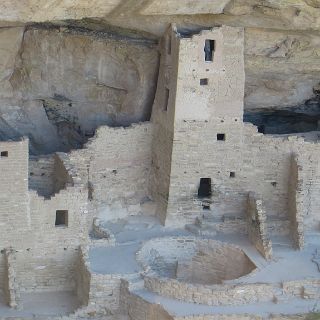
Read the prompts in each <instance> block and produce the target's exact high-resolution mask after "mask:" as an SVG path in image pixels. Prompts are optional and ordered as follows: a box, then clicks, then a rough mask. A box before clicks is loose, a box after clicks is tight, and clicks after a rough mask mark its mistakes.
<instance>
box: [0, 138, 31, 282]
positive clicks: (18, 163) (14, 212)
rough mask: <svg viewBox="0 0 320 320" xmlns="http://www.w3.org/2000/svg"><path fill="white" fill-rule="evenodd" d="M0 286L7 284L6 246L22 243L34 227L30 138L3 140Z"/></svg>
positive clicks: (0, 170) (0, 148)
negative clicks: (31, 215)
mask: <svg viewBox="0 0 320 320" xmlns="http://www.w3.org/2000/svg"><path fill="white" fill-rule="evenodd" d="M0 155H2V156H1V157H0V172H1V183H0V251H1V252H2V253H1V254H0V288H3V287H4V283H3V280H4V278H5V275H4V272H5V257H4V252H5V251H4V249H6V248H9V247H11V246H12V247H16V246H20V245H21V246H22V244H23V242H24V241H25V239H27V235H26V233H27V232H29V231H30V225H31V221H30V210H29V198H28V140H21V141H10V142H0Z"/></svg>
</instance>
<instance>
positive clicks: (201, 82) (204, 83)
mask: <svg viewBox="0 0 320 320" xmlns="http://www.w3.org/2000/svg"><path fill="white" fill-rule="evenodd" d="M208 83H209V80H208V78H204V79H200V86H207V85H208Z"/></svg>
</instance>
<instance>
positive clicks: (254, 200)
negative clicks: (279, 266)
mask: <svg viewBox="0 0 320 320" xmlns="http://www.w3.org/2000/svg"><path fill="white" fill-rule="evenodd" d="M266 219H267V216H266V210H265V208H264V205H263V202H262V200H261V198H259V197H258V196H257V195H256V194H255V193H253V192H249V194H248V199H247V224H248V235H249V239H250V241H251V242H252V244H253V245H254V246H255V247H256V249H257V250H258V251H259V252H260V253H261V254H262V256H263V257H264V258H265V259H267V260H270V259H271V258H272V242H271V240H270V239H269V236H268V234H267V225H266Z"/></svg>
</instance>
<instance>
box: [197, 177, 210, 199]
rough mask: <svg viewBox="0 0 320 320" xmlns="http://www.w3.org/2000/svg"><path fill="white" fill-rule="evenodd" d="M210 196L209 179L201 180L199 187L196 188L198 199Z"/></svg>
mask: <svg viewBox="0 0 320 320" xmlns="http://www.w3.org/2000/svg"><path fill="white" fill-rule="evenodd" d="M211 194H212V191H211V178H201V179H200V185H199V188H198V197H199V198H210V197H211Z"/></svg>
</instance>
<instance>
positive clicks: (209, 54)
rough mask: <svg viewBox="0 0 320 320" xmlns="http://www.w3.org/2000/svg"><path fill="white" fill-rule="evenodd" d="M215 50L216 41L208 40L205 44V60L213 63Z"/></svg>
mask: <svg viewBox="0 0 320 320" xmlns="http://www.w3.org/2000/svg"><path fill="white" fill-rule="evenodd" d="M214 50H215V41H214V40H210V39H207V40H206V41H205V43H204V60H205V61H206V62H212V61H213V56H214Z"/></svg>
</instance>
